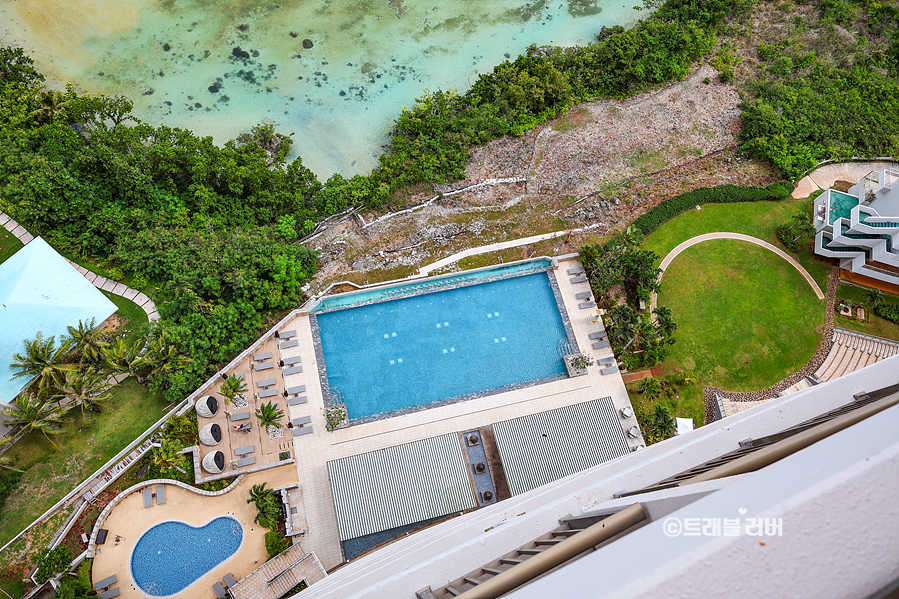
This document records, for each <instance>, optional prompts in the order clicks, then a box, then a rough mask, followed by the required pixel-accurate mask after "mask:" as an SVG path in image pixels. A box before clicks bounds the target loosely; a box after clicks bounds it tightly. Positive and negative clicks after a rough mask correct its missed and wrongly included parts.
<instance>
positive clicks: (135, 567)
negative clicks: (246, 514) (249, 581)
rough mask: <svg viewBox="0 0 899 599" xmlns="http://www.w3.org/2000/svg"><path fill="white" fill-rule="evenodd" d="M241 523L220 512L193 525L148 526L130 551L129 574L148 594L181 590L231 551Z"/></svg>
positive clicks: (236, 545)
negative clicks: (197, 524) (201, 523)
mask: <svg viewBox="0 0 899 599" xmlns="http://www.w3.org/2000/svg"><path fill="white" fill-rule="evenodd" d="M243 534H244V532H243V527H242V526H241V525H240V522H238V521H237V520H236V519H235V518H232V517H230V516H220V517H218V518H215V519H214V520H211V521H209V522H207V523H206V524H205V525H203V526H200V527H196V526H191V525H190V524H187V523H185V522H179V521H176V520H169V521H167V522H160V523H159V524H157V525H156V526H154V527H153V528H150V529H149V530H147V531H146V532H145V533H144V534H143V535H141V537H140V539H138V540H137V544H136V545H135V546H134V551H132V552H131V577H132V578H133V579H134V582H135V583H137V586H139V587H140V588H141V590H142V591H143V592H145V593H146V594H147V595H150V596H151V597H168V596H170V595H174V594H176V593H180V592H181V591H183V590H184V589H186V588H187V587H189V586H190V585H191V584H193V583H194V582H196V581H197V580H199V578H200V577H201V576H203V575H204V574H206V573H207V572H209V571H210V570H212V569H213V568H215V567H216V566H217V565H219V564H220V563H222V562H223V561H225V560H226V559H228V558H229V557H231V556H232V555H234V554H235V553H236V552H237V550H238V549H240V545H241V543H243Z"/></svg>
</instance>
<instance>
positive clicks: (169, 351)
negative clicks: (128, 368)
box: [144, 338, 193, 378]
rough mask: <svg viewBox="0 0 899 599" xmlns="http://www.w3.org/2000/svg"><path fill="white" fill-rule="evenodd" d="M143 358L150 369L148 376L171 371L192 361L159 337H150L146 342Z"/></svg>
mask: <svg viewBox="0 0 899 599" xmlns="http://www.w3.org/2000/svg"><path fill="white" fill-rule="evenodd" d="M144 360H145V361H146V366H147V367H149V369H150V375H149V376H153V375H156V374H161V373H163V372H172V371H173V370H177V369H179V368H183V367H184V366H186V365H187V364H190V363H191V362H193V360H191V359H190V358H188V357H187V356H183V355H181V354H180V353H179V352H178V349H177V348H176V347H175V346H174V345H173V344H171V343H166V342H165V341H164V340H162V339H160V338H156V339H152V340H151V341H150V343H149V344H147V351H146V352H145V353H144ZM148 378H149V377H148Z"/></svg>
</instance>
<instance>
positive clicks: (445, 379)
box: [318, 272, 567, 419]
mask: <svg viewBox="0 0 899 599" xmlns="http://www.w3.org/2000/svg"><path fill="white" fill-rule="evenodd" d="M318 326H319V328H320V337H321V346H322V352H323V354H324V362H325V369H326V370H327V375H328V384H329V386H330V387H331V391H332V395H336V396H337V397H339V398H340V399H341V400H342V401H344V402H345V403H346V405H347V411H348V413H349V417H350V419H359V418H367V417H369V416H372V415H375V414H380V413H383V412H391V411H394V410H402V409H404V408H409V407H412V406H417V405H421V404H428V403H431V402H436V401H441V400H446V399H449V398H453V397H457V396H462V395H468V394H472V393H478V392H483V391H487V390H490V389H496V388H498V387H504V386H506V385H512V384H516V383H524V382H528V381H533V380H538V379H545V378H548V377H552V376H556V375H560V374H562V373H564V372H565V363H564V362H563V361H562V357H561V353H560V351H559V347H560V343H562V342H563V341H564V342H567V335H566V333H565V327H564V325H563V323H562V316H561V314H560V313H559V307H558V304H557V303H556V299H555V296H554V295H553V291H552V288H551V287H550V283H549V279H548V275H547V273H546V272H540V273H535V274H528V275H522V276H516V277H511V278H506V279H501V280H498V281H491V282H487V283H480V284H476V285H469V286H467V287H458V288H455V289H448V290H445V291H438V292H434V293H425V294H422V295H416V296H413V297H405V298H402V299H396V300H392V301H384V302H380V303H376V304H369V305H365V306H359V307H355V308H348V309H345V310H335V311H333V312H326V313H322V314H318Z"/></svg>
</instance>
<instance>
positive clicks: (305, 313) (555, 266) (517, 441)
mask: <svg viewBox="0 0 899 599" xmlns="http://www.w3.org/2000/svg"><path fill="white" fill-rule="evenodd" d="M535 306H536V307H535ZM579 353H580V354H584V355H586V356H588V357H589V358H590V365H589V366H588V367H586V368H584V369H578V368H576V367H575V366H573V365H572V364H571V363H570V357H571V356H573V355H577V354H579ZM566 357H568V359H566ZM401 369H406V370H401ZM228 376H238V377H240V378H242V379H243V381H244V383H245V384H246V387H247V391H246V393H245V394H243V395H241V396H238V397H237V398H236V400H235V401H232V402H230V404H228V405H226V404H225V402H224V399H223V397H222V395H221V394H220V393H219V391H220V387H221V384H222V383H223V382H224V380H225V379H226V378H227V377H228ZM510 377H511V378H510ZM370 397H376V398H377V401H376V402H374V403H372V402H371V401H370V400H369V398H370ZM190 399H191V401H192V402H193V406H194V409H195V410H196V412H197V416H198V427H199V435H200V443H199V444H198V446H196V447H194V448H190V452H191V453H192V455H193V460H194V467H195V472H196V475H197V482H206V481H211V480H217V479H223V478H233V477H236V476H238V475H244V477H243V478H242V479H241V480H240V481H239V482H238V483H235V485H234V487H235V489H234V490H233V491H229V492H226V493H224V494H219V495H218V496H216V497H198V496H195V495H193V494H192V493H188V492H185V491H182V490H181V489H176V488H174V487H172V489H174V492H173V491H170V492H169V493H168V497H166V494H165V492H164V490H162V491H157V492H156V493H147V492H146V491H145V492H144V493H145V494H146V495H152V497H156V498H157V504H156V505H154V504H153V502H152V498H150V499H149V503H150V505H153V506H154V507H153V509H146V508H141V507H140V495H139V493H132V494H131V496H130V497H129V498H128V499H127V500H125V501H123V502H122V504H120V505H119V507H117V508H114V509H113V510H112V511H111V513H110V514H109V516H108V518H107V519H106V524H103V528H105V529H108V530H109V533H108V534H109V535H116V538H117V539H118V540H117V541H116V542H115V543H114V544H112V546H110V544H109V543H108V542H107V543H106V544H103V545H100V544H97V543H95V542H93V541H92V543H91V549H92V550H93V551H94V552H95V554H96V559H95V562H94V578H95V579H99V578H103V577H106V576H109V575H113V574H115V575H118V580H119V586H118V589H119V590H120V592H121V596H122V597H146V596H162V595H161V594H160V592H158V590H157V591H156V592H155V593H154V590H153V589H154V588H155V587H152V585H149V586H150V587H151V588H148V583H146V582H145V581H144V582H143V583H141V582H138V581H136V580H134V579H135V578H136V576H135V574H134V573H133V572H132V571H131V567H132V566H133V562H132V561H130V560H131V556H132V555H133V552H134V549H135V545H136V544H137V543H138V540H139V539H140V538H142V537H143V536H144V535H145V534H146V533H148V532H149V531H150V530H152V529H153V528H154V527H155V526H156V525H157V524H159V523H160V522H165V521H170V520H180V521H185V522H187V523H189V524H191V525H192V526H203V524H204V523H206V522H209V521H211V520H213V519H214V518H216V517H217V516H224V517H227V518H232V519H235V520H237V521H238V522H239V523H240V524H241V525H242V528H243V535H242V537H241V539H242V540H241V541H240V542H239V549H237V550H235V552H234V553H232V554H230V557H226V558H225V559H224V560H223V561H221V562H220V563H219V564H218V565H217V566H215V568H214V571H213V570H210V571H209V572H206V573H203V574H201V575H199V577H198V578H195V582H192V583H188V584H187V585H186V586H185V587H183V588H182V589H181V590H179V591H178V592H176V593H174V594H169V595H167V596H177V597H188V596H189V597H216V595H217V594H219V593H220V591H221V590H222V589H223V586H222V585H221V583H219V582H216V581H218V580H220V579H221V577H222V575H223V574H222V573H223V572H227V573H228V574H229V575H230V576H231V579H232V580H236V584H235V585H231V588H230V589H229V592H230V593H231V595H232V596H233V597H236V598H239V597H263V596H264V597H272V598H275V597H278V596H281V595H280V594H278V593H282V594H283V593H285V592H287V591H288V590H289V589H291V588H293V587H294V586H295V583H296V582H297V581H298V580H299V579H305V580H307V582H309V583H314V582H315V581H316V580H318V579H320V578H321V577H322V576H324V571H325V570H332V569H333V568H335V567H337V566H340V565H341V564H343V563H345V562H346V561H347V560H348V559H352V558H354V557H356V556H357V555H360V554H365V553H367V552H370V551H371V549H372V548H373V547H376V546H378V545H380V544H382V543H383V542H384V541H387V540H390V539H394V538H397V537H401V536H404V535H406V534H407V533H408V532H409V531H413V530H416V529H419V528H421V527H423V526H426V525H430V524H432V523H435V522H439V521H442V520H444V519H447V518H452V517H455V516H458V515H460V514H464V513H468V512H474V511H477V510H479V509H482V508H485V507H488V506H490V505H493V504H496V503H497V502H500V505H501V504H502V501H503V500H506V499H509V498H511V497H515V496H518V495H522V494H526V493H528V492H530V491H531V490H533V489H535V488H537V487H540V486H542V485H545V484H547V483H552V482H553V481H556V480H559V479H562V478H564V477H566V476H569V475H572V474H575V473H577V472H580V471H583V470H586V469H589V468H592V467H595V466H597V465H598V464H601V463H604V462H608V461H610V460H613V459H615V458H619V457H622V456H625V455H628V454H630V453H631V452H633V451H636V450H639V449H642V448H643V439H642V437H641V434H640V431H639V427H638V426H637V421H636V418H635V417H634V411H633V407H632V406H631V404H630V400H629V398H628V395H627V392H626V389H625V386H624V382H623V380H622V378H621V375H620V373H619V372H618V368H617V364H616V363H615V359H614V357H613V354H612V351H611V348H610V347H609V342H608V339H606V335H605V332H604V328H603V323H602V319H601V317H600V315H599V312H598V310H597V308H596V305H595V303H594V302H593V301H592V296H591V293H590V286H589V284H588V282H587V281H586V277H584V276H583V269H582V268H581V267H580V265H579V263H578V262H577V261H576V255H571V256H566V257H561V258H553V259H549V258H539V259H533V260H528V261H523V262H519V263H512V264H506V265H502V266H499V267H490V268H484V269H476V270H473V271H465V272H464V273H452V274H448V275H441V276H437V277H429V278H410V279H406V280H403V281H398V282H394V283H391V284H384V285H378V286H366V287H365V288H362V289H360V290H358V291H354V292H350V293H343V294H335V295H326V296H324V297H316V298H313V299H312V300H310V301H309V302H308V303H307V304H306V305H304V306H303V307H302V308H300V309H298V310H296V311H294V312H292V313H291V314H289V315H288V316H287V317H285V318H284V319H283V320H282V321H281V322H279V323H278V324H277V325H276V326H274V327H273V328H272V329H270V330H269V331H268V332H267V333H266V334H265V335H263V336H262V337H261V338H260V339H259V340H258V341H257V342H256V343H254V344H253V345H252V346H251V347H250V348H248V349H247V350H246V351H244V352H243V353H242V354H241V355H240V356H238V357H237V358H235V360H233V361H232V362H231V363H230V364H229V365H228V366H227V367H225V368H223V369H222V370H221V372H219V373H218V374H216V376H214V377H213V378H212V379H210V380H209V381H208V382H207V383H206V384H205V385H203V386H202V387H201V388H200V389H198V390H197V391H196V392H195V393H194V394H193V395H192V396H191V398H190ZM269 402H272V403H274V404H275V405H276V406H277V407H278V408H279V409H280V410H282V411H283V413H284V417H283V418H282V419H281V424H282V426H280V427H269V428H268V429H266V430H263V429H261V428H260V427H259V426H258V419H257V418H256V416H255V415H254V412H255V411H256V410H257V409H258V408H259V407H260V406H261V405H262V404H264V403H269ZM344 406H345V407H344ZM335 409H336V410H338V411H339V410H342V409H346V410H347V412H348V414H349V420H348V422H347V421H345V422H344V423H343V424H342V425H340V426H339V427H338V428H337V429H336V430H333V431H329V430H328V429H329V428H333V427H329V424H328V412H329V411H333V410H335ZM261 482H267V483H268V487H269V488H272V489H275V490H276V491H278V492H279V493H280V494H281V497H282V499H283V504H284V508H285V513H286V514H287V521H286V528H287V534H288V536H290V538H291V540H292V542H293V547H292V548H291V549H290V550H289V551H290V552H292V553H291V555H296V556H297V559H296V560H292V561H291V559H288V558H284V563H285V564H286V565H285V568H283V569H281V570H279V571H278V572H277V573H275V574H272V572H261V571H262V570H263V568H262V567H261V566H260V564H262V563H263V562H264V561H265V559H266V557H267V556H266V554H265V551H264V549H263V548H262V547H261V545H262V535H263V533H264V532H265V530H264V529H262V527H260V526H257V525H254V524H253V516H254V514H255V512H254V510H253V508H252V506H251V505H250V506H247V505H246V499H247V497H248V491H249V487H250V485H251V484H259V483H261ZM166 487H170V485H166ZM160 493H162V503H160V502H159V498H158V496H159V494H160ZM229 496H230V498H229ZM173 497H174V498H177V501H178V502H180V503H178V504H177V505H174V503H175V500H173ZM143 501H144V506H147V502H148V497H144V498H143ZM126 503H127V505H126ZM157 505H158V507H160V508H162V509H158V508H157ZM179 506H182V507H183V510H184V511H183V512H182V509H181V507H179ZM166 510H169V511H168V512H166ZM126 512H127V514H126ZM116 522H118V523H119V524H115V523H116ZM116 526H118V527H120V528H119V529H115V527H116ZM97 528H98V529H99V528H100V526H99V525H98V527H97ZM123 531H125V532H123ZM97 532H98V531H97V530H95V531H94V540H96V535H97ZM235 534H237V533H235ZM298 546H299V547H298ZM310 559H311V560H312V561H309V560H310ZM298 560H299V561H298ZM303 560H305V561H303ZM300 561H302V562H303V563H304V564H307V565H309V564H311V566H309V568H310V571H316V572H317V573H315V574H309V575H301V574H295V573H294V574H291V575H290V576H285V577H284V578H285V580H287V582H285V583H284V584H282V585H280V586H279V585H275V586H271V585H270V584H269V583H271V582H272V581H273V580H274V579H277V578H278V577H279V576H282V575H283V574H284V573H285V572H288V570H290V568H292V567H294V566H295V565H296V564H298V563H300ZM271 563H272V562H269V564H271ZM269 564H266V567H267V568H268V569H269V570H271V568H272V567H271V566H270V565H269ZM313 566H314V567H313ZM128 574H131V576H132V580H131V581H130V583H131V584H128V583H126V582H125V581H124V580H123V579H124V578H126V577H127V575H128ZM267 576H268V577H270V579H267V580H265V581H262V582H260V581H261V580H262V578H265V577H267ZM272 576H273V577H274V578H271V577H272ZM226 580H228V579H226ZM213 583H214V584H213ZM215 585H219V586H218V587H217V588H216V586H215ZM260 589H263V590H264V592H263V590H260ZM277 589H280V590H277Z"/></svg>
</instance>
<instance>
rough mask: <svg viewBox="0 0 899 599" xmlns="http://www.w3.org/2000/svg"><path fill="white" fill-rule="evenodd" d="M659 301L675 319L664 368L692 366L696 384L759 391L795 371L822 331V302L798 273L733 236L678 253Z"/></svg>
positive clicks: (801, 364)
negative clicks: (672, 343) (669, 350)
mask: <svg viewBox="0 0 899 599" xmlns="http://www.w3.org/2000/svg"><path fill="white" fill-rule="evenodd" d="M791 213H792V212H789V211H788V212H787V214H791ZM778 222H779V219H778ZM666 226H667V225H666ZM660 231H661V230H660ZM659 304H660V305H665V306H668V307H669V308H671V310H672V312H673V314H674V320H675V321H676V322H677V323H678V325H679V328H678V330H677V333H676V338H677V343H675V345H673V346H672V348H671V354H670V357H669V359H668V360H667V361H666V363H665V365H664V366H665V369H666V371H673V370H693V371H694V372H695V373H696V376H697V379H698V382H699V385H710V386H715V387H721V388H723V389H728V390H732V391H754V390H758V389H763V388H765V387H767V386H769V385H772V384H774V383H776V382H777V381H779V380H781V379H783V378H784V377H786V376H788V375H790V374H792V373H793V372H795V371H796V370H798V369H800V368H801V367H802V366H804V365H805V363H806V362H807V361H808V360H809V359H810V358H811V357H812V355H813V354H814V353H815V350H816V349H817V347H818V345H819V344H820V342H821V338H822V334H823V329H824V303H823V300H819V299H817V297H816V296H815V294H814V292H813V291H812V289H811V287H809V285H808V283H807V282H806V281H805V279H803V278H802V276H801V275H800V274H799V273H798V272H797V271H796V270H795V269H794V268H793V267H792V266H791V265H789V264H788V263H787V262H785V261H784V260H783V259H781V258H780V257H778V256H777V255H775V254H774V253H772V252H770V251H768V250H765V249H763V248H760V247H758V246H754V245H751V244H748V243H745V242H740V241H735V240H726V239H725V240H712V241H707V242H705V243H702V244H699V245H696V246H693V247H691V248H689V249H687V250H686V251H684V252H683V253H682V254H681V255H680V256H678V258H677V259H676V260H675V261H674V262H673V263H672V264H671V266H669V268H668V270H667V271H666V273H665V277H664V279H663V282H662V292H661V293H660V294H659ZM699 399H700V401H701V397H700V398H699Z"/></svg>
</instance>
